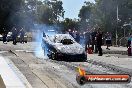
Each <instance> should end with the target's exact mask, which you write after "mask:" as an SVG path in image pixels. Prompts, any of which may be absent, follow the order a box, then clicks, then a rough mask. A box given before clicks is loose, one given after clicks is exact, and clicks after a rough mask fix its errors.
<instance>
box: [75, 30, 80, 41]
mask: <svg viewBox="0 0 132 88" xmlns="http://www.w3.org/2000/svg"><path fill="white" fill-rule="evenodd" d="M75 40H76V42H78V43H79V42H80V33H79V32H76V38H75Z"/></svg>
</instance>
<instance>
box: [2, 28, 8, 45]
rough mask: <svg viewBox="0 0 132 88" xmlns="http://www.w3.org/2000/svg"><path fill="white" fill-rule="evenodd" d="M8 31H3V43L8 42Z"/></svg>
mask: <svg viewBox="0 0 132 88" xmlns="http://www.w3.org/2000/svg"><path fill="white" fill-rule="evenodd" d="M6 38H7V33H6V31H5V30H4V33H3V43H4V44H7V39H6Z"/></svg>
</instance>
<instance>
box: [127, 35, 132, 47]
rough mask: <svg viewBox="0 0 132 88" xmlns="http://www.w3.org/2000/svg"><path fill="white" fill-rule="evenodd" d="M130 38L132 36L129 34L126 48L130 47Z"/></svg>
mask: <svg viewBox="0 0 132 88" xmlns="http://www.w3.org/2000/svg"><path fill="white" fill-rule="evenodd" d="M131 38H132V34H131V33H129V36H128V40H127V48H128V47H131Z"/></svg>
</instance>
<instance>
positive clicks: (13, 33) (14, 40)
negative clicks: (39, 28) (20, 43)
mask: <svg viewBox="0 0 132 88" xmlns="http://www.w3.org/2000/svg"><path fill="white" fill-rule="evenodd" d="M16 38H17V29H16V28H15V27H13V29H12V39H13V44H14V45H16V43H17V41H16Z"/></svg>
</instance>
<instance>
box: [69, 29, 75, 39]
mask: <svg viewBox="0 0 132 88" xmlns="http://www.w3.org/2000/svg"><path fill="white" fill-rule="evenodd" d="M68 32H69V34H70V35H71V36H72V37H73V38H74V35H73V32H72V31H71V29H69V30H68Z"/></svg>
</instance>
